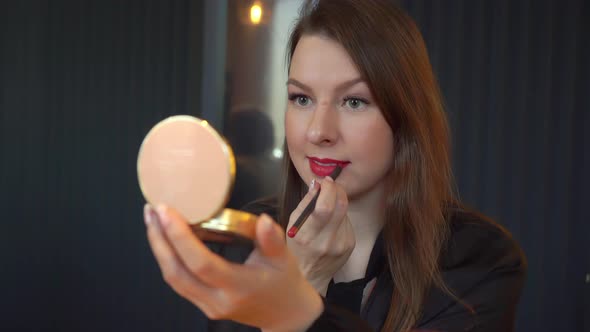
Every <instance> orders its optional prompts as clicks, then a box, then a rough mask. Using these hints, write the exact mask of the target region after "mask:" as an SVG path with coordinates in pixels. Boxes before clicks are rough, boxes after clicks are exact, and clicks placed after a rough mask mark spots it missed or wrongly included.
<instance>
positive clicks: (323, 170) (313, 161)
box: [308, 157, 350, 177]
mask: <svg viewBox="0 0 590 332" xmlns="http://www.w3.org/2000/svg"><path fill="white" fill-rule="evenodd" d="M308 159H309V168H310V169H311V171H312V172H313V174H315V175H317V176H322V177H324V176H328V175H330V174H332V172H333V171H334V169H336V166H340V167H341V168H342V169H344V167H346V166H347V165H348V164H350V161H344V160H335V159H329V158H315V157H308Z"/></svg>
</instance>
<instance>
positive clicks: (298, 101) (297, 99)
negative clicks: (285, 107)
mask: <svg viewBox="0 0 590 332" xmlns="http://www.w3.org/2000/svg"><path fill="white" fill-rule="evenodd" d="M289 100H290V101H292V102H293V103H295V105H297V106H301V107H305V106H308V105H309V104H310V103H311V100H310V99H309V97H307V96H304V95H290V96H289Z"/></svg>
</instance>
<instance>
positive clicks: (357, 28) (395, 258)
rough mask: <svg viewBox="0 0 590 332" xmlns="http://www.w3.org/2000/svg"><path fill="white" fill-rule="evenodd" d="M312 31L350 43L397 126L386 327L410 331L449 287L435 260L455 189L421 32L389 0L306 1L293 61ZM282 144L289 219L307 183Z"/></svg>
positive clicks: (388, 211) (283, 214) (284, 207)
mask: <svg viewBox="0 0 590 332" xmlns="http://www.w3.org/2000/svg"><path fill="white" fill-rule="evenodd" d="M312 34H320V35H323V36H326V37H328V38H330V39H332V40H334V41H336V42H338V43H339V44H340V45H342V46H343V47H344V49H346V51H347V52H348V54H349V56H350V57H351V58H352V60H353V62H354V63H355V64H356V66H357V69H358V70H359V72H360V74H361V75H362V77H363V78H364V80H365V81H366V83H367V84H368V86H369V89H370V90H371V92H372V95H373V97H374V98H375V102H376V104H377V105H378V106H379V108H380V109H381V111H382V113H383V116H384V117H385V119H386V121H387V123H388V124H389V126H390V127H391V129H392V131H393V135H394V151H393V156H394V162H393V167H392V169H391V170H390V171H389V173H388V175H387V178H386V179H385V181H386V183H387V187H386V188H387V189H386V195H387V196H386V207H385V211H384V216H385V220H386V221H385V225H384V228H383V232H384V234H383V235H384V240H385V250H386V253H387V257H388V263H389V271H390V273H391V276H392V278H393V280H394V289H393V294H392V297H391V306H390V308H389V313H388V315H387V319H386V321H385V324H384V326H383V331H407V330H410V329H411V328H412V327H413V326H414V325H415V324H416V322H417V320H418V319H419V317H420V314H421V308H422V304H423V302H424V299H425V297H426V295H427V293H428V290H429V289H430V287H431V286H433V285H434V286H438V287H440V288H442V289H443V290H446V289H447V288H446V287H445V286H444V283H443V282H442V278H441V276H440V271H439V264H438V262H439V256H440V253H441V251H442V250H443V246H444V244H445V242H446V239H447V236H448V232H449V225H448V221H447V218H446V216H445V206H446V205H447V204H449V203H450V202H454V195H453V189H452V188H453V186H452V175H451V166H450V160H449V154H450V152H449V134H448V125H447V119H446V115H445V113H444V110H443V105H442V99H441V95H440V91H439V87H438V83H437V82H436V80H435V78H434V74H433V71H432V67H431V64H430V60H429V58H428V53H427V51H426V46H425V44H424V40H423V38H422V35H421V34H420V32H419V30H418V28H417V27H416V25H415V23H414V22H413V20H412V19H411V18H410V17H409V16H408V15H406V14H405V13H404V12H402V11H401V10H400V9H398V8H396V7H395V6H394V5H393V4H392V1H386V0H381V1H379V0H319V1H317V0H315V1H310V0H308V1H306V2H305V3H304V5H303V6H302V9H301V13H300V17H299V19H298V21H297V22H296V25H295V26H294V28H293V30H292V33H291V36H290V40H289V44H288V49H287V52H288V54H287V61H288V63H289V67H290V63H291V57H292V56H293V53H294V51H295V47H296V46H297V43H298V41H299V39H300V38H301V37H302V36H304V35H312ZM284 151H285V157H284V171H285V175H286V176H285V177H284V187H283V190H282V194H281V197H280V202H279V204H280V211H279V220H280V223H281V224H282V225H283V226H286V225H287V223H288V220H289V215H290V214H291V212H292V211H293V210H294V209H295V207H296V206H297V204H298V203H299V201H300V200H301V199H302V197H303V195H304V193H305V184H303V182H302V181H301V179H300V178H299V175H298V174H297V171H296V170H295V167H294V166H293V163H292V162H291V159H290V157H289V152H288V149H287V148H286V147H285V149H284Z"/></svg>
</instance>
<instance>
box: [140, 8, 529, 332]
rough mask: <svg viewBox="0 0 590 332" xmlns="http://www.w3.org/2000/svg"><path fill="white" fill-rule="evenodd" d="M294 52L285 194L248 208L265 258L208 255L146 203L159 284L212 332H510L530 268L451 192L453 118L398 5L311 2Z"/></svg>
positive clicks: (294, 38)
mask: <svg viewBox="0 0 590 332" xmlns="http://www.w3.org/2000/svg"><path fill="white" fill-rule="evenodd" d="M288 52H289V53H288V55H289V79H288V82H287V85H288V99H289V103H288V107H287V111H286V115H285V132H286V149H285V152H286V153H285V163H284V164H285V169H284V171H285V173H284V175H285V179H284V180H285V185H284V188H283V191H282V194H281V196H280V197H279V198H277V199H274V200H267V201H263V202H257V203H254V204H251V205H249V206H247V207H246V208H245V209H246V210H249V211H251V212H255V213H258V214H261V216H260V218H259V220H258V224H257V248H256V249H255V250H254V251H253V252H252V253H244V252H227V251H226V252H218V253H213V252H212V251H211V250H209V248H207V247H206V246H205V245H204V244H203V243H202V242H201V241H199V240H198V239H197V238H196V237H195V236H194V235H193V234H192V232H191V231H190V228H189V227H188V225H187V223H186V222H185V221H184V219H183V218H182V216H180V215H178V214H177V213H176V212H175V211H174V210H172V209H170V208H167V207H165V206H158V207H157V208H153V207H151V206H146V209H145V220H146V224H147V228H148V238H149V241H150V245H151V248H152V251H153V253H154V255H155V257H156V259H157V261H158V264H159V265H160V268H161V270H162V273H163V275H164V279H165V280H166V282H168V284H169V285H170V286H171V287H173V288H174V290H175V291H176V292H177V293H178V294H180V295H181V296H183V297H185V298H186V299H188V300H189V301H191V302H192V303H194V304H195V306H197V307H198V308H199V309H200V310H202V311H203V312H204V313H205V314H206V315H207V316H208V317H209V318H210V319H212V320H211V321H210V324H209V330H210V331H251V330H252V331H255V330H258V329H262V330H263V331H372V330H375V331H410V330H437V331H512V330H513V325H514V317H515V311H516V307H517V303H518V299H519V297H520V293H521V289H522V286H523V280H524V275H525V260H524V257H523V255H522V252H521V250H520V249H519V247H518V245H517V244H516V243H515V242H514V240H512V238H511V237H510V235H509V234H508V233H507V232H506V231H505V230H503V229H502V228H501V227H499V226H498V225H497V224H495V223H494V222H492V221H490V220H488V219H487V218H485V217H482V216H480V215H479V214H477V213H475V212H471V211H468V210H467V209H466V208H464V207H463V206H462V205H461V204H460V203H459V202H458V201H457V200H456V198H455V196H454V195H453V190H452V188H453V184H452V176H451V167H450V162H449V138H448V130H447V122H446V117H445V113H444V111H443V109H442V102H441V96H440V92H439V88H438V86H437V83H436V80H435V78H434V77H433V73H432V68H431V65H430V63H429V59H428V56H427V52H426V48H425V45H424V42H423V39H422V37H421V35H420V33H419V31H418V29H417V28H416V26H415V24H414V23H413V21H412V20H411V19H410V18H409V17H408V16H407V15H405V14H404V13H402V12H401V11H400V10H399V9H397V8H396V7H394V6H393V5H392V4H391V3H390V1H384V0H383V1H377V0H321V1H307V2H306V3H305V4H304V6H303V7H302V13H301V17H300V19H299V20H298V22H297V24H296V26H295V28H294V30H293V32H292V34H291V39H290V43H289V46H288ZM336 166H341V167H342V168H343V170H342V172H341V174H340V176H339V177H338V178H337V179H336V181H334V180H333V179H331V178H330V177H329V176H327V175H328V174H330V172H331V171H332V170H333V169H334V168H335V167H336ZM320 188H321V191H320V194H319V197H318V200H317V204H316V208H315V210H314V212H313V213H312V214H311V215H310V217H309V218H308V220H307V222H306V223H305V225H304V226H303V227H302V228H301V229H300V231H299V232H298V234H297V235H296V236H295V237H294V238H290V237H285V230H286V229H289V227H290V226H291V225H292V224H293V222H294V221H295V219H297V217H298V216H299V215H300V214H301V213H302V211H303V209H304V207H305V206H307V204H308V203H309V202H310V200H311V199H312V197H313V196H314V195H315V194H316V193H317V192H318V191H319V190H320ZM273 219H274V220H273ZM275 220H276V221H277V222H275ZM285 238H286V240H285ZM221 256H225V258H229V257H230V256H234V258H235V256H242V257H243V258H245V263H244V264H235V263H231V262H230V261H228V260H226V259H225V258H222V257H221ZM246 256H247V257H246ZM234 260H235V259H234ZM217 320H223V321H217Z"/></svg>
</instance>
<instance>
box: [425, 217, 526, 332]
mask: <svg viewBox="0 0 590 332" xmlns="http://www.w3.org/2000/svg"><path fill="white" fill-rule="evenodd" d="M448 218H449V222H450V234H449V238H448V242H447V245H446V246H445V248H444V250H443V252H442V253H441V259H440V268H441V277H442V279H443V282H444V285H445V287H447V288H448V290H450V291H451V292H452V294H453V295H450V294H449V293H447V292H446V291H443V290H442V289H439V288H438V287H435V288H433V289H432V290H431V292H430V294H429V296H428V297H427V299H426V301H425V303H424V308H423V316H422V319H421V322H420V324H418V325H419V326H420V327H421V328H427V329H434V330H444V331H459V330H461V331H466V330H467V331H471V330H477V331H486V332H487V331H513V328H514V319H515V312H516V307H517V304H518V302H519V298H520V295H521V292H522V288H523V286H524V279H525V276H526V259H525V256H524V254H523V252H522V250H521V248H520V246H519V245H518V243H517V242H516V241H515V240H514V238H513V237H512V235H511V234H510V232H508V231H507V230H506V229H505V228H504V227H502V226H501V225H499V224H498V223H496V222H494V221H493V220H491V219H490V218H488V217H486V216H484V215H482V214H481V213H478V212H476V211H474V210H470V209H468V208H465V207H454V208H452V209H449V210H448ZM457 299H459V301H457Z"/></svg>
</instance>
